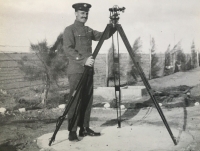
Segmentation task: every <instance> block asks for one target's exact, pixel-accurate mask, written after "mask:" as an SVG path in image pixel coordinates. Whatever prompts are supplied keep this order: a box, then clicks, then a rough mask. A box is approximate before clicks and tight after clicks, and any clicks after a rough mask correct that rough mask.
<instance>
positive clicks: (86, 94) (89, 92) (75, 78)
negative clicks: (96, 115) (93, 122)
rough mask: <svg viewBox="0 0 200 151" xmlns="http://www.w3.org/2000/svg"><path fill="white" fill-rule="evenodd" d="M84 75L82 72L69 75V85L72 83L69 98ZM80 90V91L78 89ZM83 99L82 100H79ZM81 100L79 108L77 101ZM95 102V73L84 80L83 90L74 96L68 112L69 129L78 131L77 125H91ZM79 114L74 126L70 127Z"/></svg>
mask: <svg viewBox="0 0 200 151" xmlns="http://www.w3.org/2000/svg"><path fill="white" fill-rule="evenodd" d="M81 76H82V73H81V74H70V75H69V76H68V80H69V85H70V94H69V99H70V98H71V96H72V94H73V92H74V90H75V89H76V86H77V84H78V82H79V81H80V79H81ZM77 92H78V91H77ZM79 99H81V100H79ZM78 101H81V104H80V108H79V109H77V103H78ZM92 103H93V75H92V76H90V78H89V76H87V80H84V84H83V85H82V89H81V91H79V92H78V93H77V96H76V97H75V98H74V101H73V103H72V105H71V107H70V109H69V112H68V130H69V131H76V130H77V126H79V127H83V126H84V127H89V121H90V114H91V108H92ZM75 114H77V118H76V119H75V123H74V124H72V125H73V126H72V128H70V127H69V125H70V122H71V121H72V119H73V118H74V115H75Z"/></svg>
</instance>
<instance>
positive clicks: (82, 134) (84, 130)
mask: <svg viewBox="0 0 200 151" xmlns="http://www.w3.org/2000/svg"><path fill="white" fill-rule="evenodd" d="M87 135H88V136H100V135H101V133H98V132H94V131H93V130H92V129H90V128H89V127H86V128H81V129H80V130H79V136H80V137H85V136H87Z"/></svg>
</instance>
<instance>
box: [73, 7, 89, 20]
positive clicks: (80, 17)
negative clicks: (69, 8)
mask: <svg viewBox="0 0 200 151" xmlns="http://www.w3.org/2000/svg"><path fill="white" fill-rule="evenodd" d="M75 15H76V20H77V21H80V22H82V23H85V22H86V21H87V19H88V12H85V11H82V10H78V11H76V12H75Z"/></svg>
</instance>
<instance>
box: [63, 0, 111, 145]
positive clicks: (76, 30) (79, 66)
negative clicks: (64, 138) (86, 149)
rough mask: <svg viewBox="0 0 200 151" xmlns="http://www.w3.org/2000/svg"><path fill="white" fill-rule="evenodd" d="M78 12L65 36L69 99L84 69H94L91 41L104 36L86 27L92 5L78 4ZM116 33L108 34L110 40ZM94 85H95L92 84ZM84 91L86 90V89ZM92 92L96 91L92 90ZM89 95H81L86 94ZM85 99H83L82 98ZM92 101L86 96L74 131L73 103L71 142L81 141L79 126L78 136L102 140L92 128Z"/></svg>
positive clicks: (70, 111) (67, 28) (73, 105)
mask: <svg viewBox="0 0 200 151" xmlns="http://www.w3.org/2000/svg"><path fill="white" fill-rule="evenodd" d="M72 7H73V8H74V9H75V15H76V20H75V22H74V24H72V25H70V26H68V27H66V28H65V30H64V34H63V48H64V52H65V53H66V55H67V57H68V59H69V64H68V71H67V73H68V79H69V84H70V95H69V97H71V96H72V94H73V92H74V90H75V88H76V86H77V84H78V82H79V80H80V78H81V76H82V74H83V71H84V66H89V67H93V65H94V59H93V58H92V56H91V55H92V40H95V41H98V40H99V39H100V37H101V35H102V32H98V31H96V30H93V29H91V28H90V27H88V26H85V23H86V21H87V19H88V12H89V9H90V8H91V5H90V4H87V3H76V4H74V5H72ZM113 33H114V31H113V32H112V33H111V32H110V33H109V34H108V36H107V38H109V37H110V36H111V35H112V34H113ZM92 85H93V83H92ZM84 89H87V87H86V88H84ZM92 91H93V89H92ZM87 92H88V91H85V90H84V92H82V93H87ZM82 99H83V97H82ZM92 102H93V97H92V96H86V97H85V96H84V99H83V106H85V107H84V108H85V109H84V111H83V109H81V113H80V112H79V114H80V115H79V116H78V118H77V120H76V122H75V124H73V127H72V128H69V125H70V122H71V120H72V118H73V115H74V112H75V110H76V104H77V99H75V100H74V102H73V103H72V106H71V107H70V110H69V112H68V130H69V140H70V141H78V137H77V134H76V131H77V126H79V127H80V130H79V136H81V137H84V136H87V135H89V136H100V133H96V132H94V131H93V130H91V129H90V128H89V121H90V113H91V107H92Z"/></svg>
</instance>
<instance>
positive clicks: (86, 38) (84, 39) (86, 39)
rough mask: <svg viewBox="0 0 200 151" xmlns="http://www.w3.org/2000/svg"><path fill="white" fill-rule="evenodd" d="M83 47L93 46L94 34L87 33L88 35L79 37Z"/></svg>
mask: <svg viewBox="0 0 200 151" xmlns="http://www.w3.org/2000/svg"><path fill="white" fill-rule="evenodd" d="M78 38H79V40H80V44H81V45H85V46H91V45H92V33H91V32H87V33H86V34H84V35H83V34H82V35H78Z"/></svg>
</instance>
